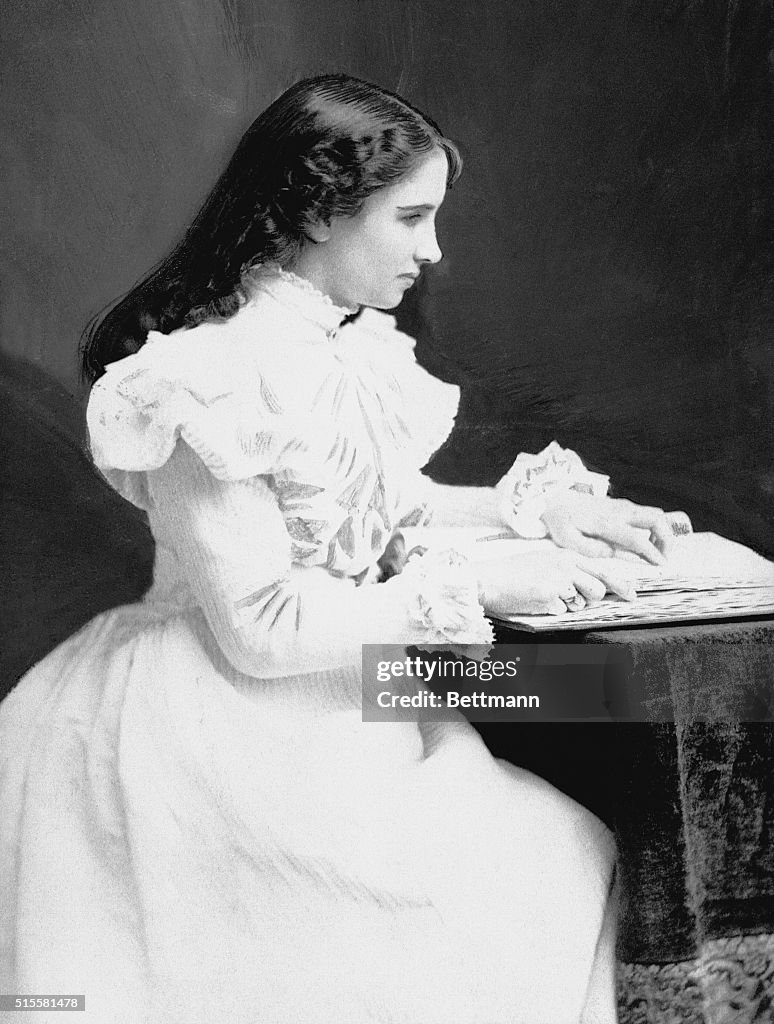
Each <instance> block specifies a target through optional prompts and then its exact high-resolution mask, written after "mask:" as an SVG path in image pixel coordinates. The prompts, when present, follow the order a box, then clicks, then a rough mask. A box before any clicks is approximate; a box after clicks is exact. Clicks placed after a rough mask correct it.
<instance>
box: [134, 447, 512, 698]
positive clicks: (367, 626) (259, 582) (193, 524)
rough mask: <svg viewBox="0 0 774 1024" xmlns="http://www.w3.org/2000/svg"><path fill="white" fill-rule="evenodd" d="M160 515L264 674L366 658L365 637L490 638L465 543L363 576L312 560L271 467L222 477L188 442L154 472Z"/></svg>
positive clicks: (227, 651) (198, 595)
mask: <svg viewBox="0 0 774 1024" xmlns="http://www.w3.org/2000/svg"><path fill="white" fill-rule="evenodd" d="M147 482H148V495H149V499H150V504H151V509H150V512H151V515H152V517H153V519H154V520H155V524H154V525H158V529H159V531H160V533H161V535H162V536H163V538H164V543H165V544H167V545H168V546H169V547H170V548H171V549H172V551H173V552H174V555H175V556H176V559H177V561H178V564H179V566H180V568H181V570H182V572H183V574H184V576H185V579H186V582H187V584H188V586H189V588H190V589H191V591H192V592H193V595H194V598H195V600H196V602H197V603H198V605H199V606H200V607H201V608H202V610H203V612H204V615H205V616H206V618H207V621H208V623H209V626H210V628H211V630H212V632H213V634H214V636H215V639H216V641H217V643H218V645H219V646H220V648H221V650H222V651H223V653H224V655H225V656H226V658H227V659H228V660H229V661H230V662H231V664H232V665H233V666H234V667H235V668H236V669H238V670H239V671H241V672H244V673H246V674H248V675H252V676H257V677H260V678H271V677H275V676H283V675H294V674H296V673H301V672H308V671H319V670H323V669H331V668H338V667H342V666H345V665H358V664H360V661H361V654H362V652H361V645H362V644H385V643H399V644H412V643H422V642H424V643H444V642H449V641H451V642H454V643H456V644H464V643H474V644H481V643H489V642H491V637H492V633H491V626H490V625H489V623H488V622H487V621H486V619H485V617H484V614H483V609H482V608H481V606H480V604H479V603H478V581H477V579H476V577H475V575H474V574H473V573H472V571H471V570H470V569H469V568H468V567H467V566H466V565H465V564H464V561H463V560H462V559H461V558H460V557H459V556H455V555H454V553H444V555H443V556H438V557H437V558H436V559H435V560H431V558H430V556H428V557H427V558H417V559H414V560H412V561H411V562H410V563H409V564H408V566H407V567H406V569H405V571H404V572H403V573H402V574H401V575H399V576H396V577H394V578H393V579H391V580H389V581H388V582H386V583H380V584H370V585H363V586H357V585H356V583H355V581H354V580H353V579H350V578H341V577H336V576H333V575H332V574H330V573H329V572H328V571H327V570H326V569H325V568H322V567H312V568H301V567H298V566H294V565H293V564H292V559H291V540H290V537H289V535H288V532H287V530H286V528H285V523H284V519H283V517H282V514H281V512H280V509H279V506H278V505H277V502H276V499H275V496H274V494H273V492H272V491H271V489H270V487H269V486H268V484H267V483H266V481H265V480H264V479H263V478H261V477H254V478H251V479H248V480H237V481H233V480H232V481H228V480H222V479H218V478H216V477H215V476H214V475H213V474H212V473H211V472H210V471H209V470H208V468H207V467H206V466H205V465H204V463H203V462H202V461H201V459H200V458H199V457H198V456H197V455H196V454H195V453H194V452H193V450H192V449H191V448H190V447H189V446H188V445H187V444H185V443H184V442H182V441H180V442H178V444H177V447H176V449H175V451H174V452H173V454H172V456H171V457H170V459H169V460H168V461H167V462H166V463H165V464H164V465H163V466H161V467H160V468H158V469H155V470H152V471H151V472H149V473H148V476H147Z"/></svg>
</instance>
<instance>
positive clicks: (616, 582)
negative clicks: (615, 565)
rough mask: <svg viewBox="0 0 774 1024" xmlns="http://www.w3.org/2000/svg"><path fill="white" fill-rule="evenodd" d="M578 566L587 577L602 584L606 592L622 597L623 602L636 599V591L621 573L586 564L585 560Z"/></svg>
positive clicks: (602, 566) (603, 566)
mask: <svg viewBox="0 0 774 1024" xmlns="http://www.w3.org/2000/svg"><path fill="white" fill-rule="evenodd" d="M578 564H579V566H580V567H581V568H582V569H583V571H584V572H586V573H588V575H589V576H594V577H595V578H596V579H598V580H600V582H601V583H603V584H604V586H605V590H606V592H608V593H611V594H615V595H616V596H618V597H622V598H623V599H624V601H634V600H635V599H636V597H637V591H636V590H635V589H634V587H633V585H632V583H631V581H630V580H628V579H627V578H626V577H625V576H624V575H623V574H622V573H620V572H616V571H615V570H611V569H609V568H608V566H606V565H599V564H597V565H593V564H591V563H589V562H586V561H585V559H584V560H583V561H582V562H579V563H578Z"/></svg>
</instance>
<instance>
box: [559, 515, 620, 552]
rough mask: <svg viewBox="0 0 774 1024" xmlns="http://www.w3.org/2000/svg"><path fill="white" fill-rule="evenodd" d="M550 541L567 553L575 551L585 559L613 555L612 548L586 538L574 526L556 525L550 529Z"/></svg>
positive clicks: (602, 541) (597, 540)
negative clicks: (567, 551)
mask: <svg viewBox="0 0 774 1024" xmlns="http://www.w3.org/2000/svg"><path fill="white" fill-rule="evenodd" d="M551 540H552V541H553V542H554V544H556V546H557V547H560V548H565V549H567V550H569V551H577V552H578V554H579V555H585V556H586V557H587V558H609V557H610V556H611V555H612V554H613V548H612V546H611V545H610V544H607V543H605V541H604V540H599V539H598V538H595V537H587V536H585V535H584V534H582V533H581V531H580V530H579V529H577V528H576V527H575V526H571V525H570V524H569V523H561V524H556V525H555V526H553V528H552V529H551Z"/></svg>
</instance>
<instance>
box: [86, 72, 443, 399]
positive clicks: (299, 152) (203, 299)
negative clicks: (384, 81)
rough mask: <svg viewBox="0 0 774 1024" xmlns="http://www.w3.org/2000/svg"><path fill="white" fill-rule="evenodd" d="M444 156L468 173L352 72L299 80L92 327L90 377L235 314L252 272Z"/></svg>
mask: <svg viewBox="0 0 774 1024" xmlns="http://www.w3.org/2000/svg"><path fill="white" fill-rule="evenodd" d="M436 149H441V150H442V151H443V152H444V153H445V155H446V159H447V162H448V166H449V170H448V175H447V182H448V184H449V185H450V186H451V185H452V184H453V183H454V182H455V181H456V179H457V178H458V177H459V174H460V171H461V169H462V160H461V157H460V154H459V151H458V150H457V147H456V146H455V145H454V143H452V142H450V141H449V140H448V139H446V138H445V137H444V136H443V135H442V133H441V131H440V129H439V128H438V126H437V125H436V124H435V123H434V122H433V121H431V120H430V118H428V117H426V116H425V115H424V114H422V113H421V112H420V111H419V110H417V109H416V108H415V107H412V106H411V105H410V104H409V103H407V102H406V101H405V100H403V99H401V98H400V97H399V96H397V95H396V94H395V93H392V92H389V91H387V90H386V89H381V88H379V87H378V86H375V85H371V84H370V83H368V82H364V81H361V80H360V79H357V78H351V77H350V76H348V75H320V76H317V77H315V78H307V79H304V80H303V81H300V82H298V83H297V84H296V85H294V86H292V87H291V88H290V89H288V90H287V91H286V92H284V93H283V94H282V95H281V96H280V97H279V98H278V99H277V100H275V101H274V103H272V104H271V106H269V107H267V109H266V110H265V111H264V112H263V113H262V114H261V115H260V116H259V117H258V118H257V119H256V120H255V121H254V122H253V124H252V125H251V126H250V128H248V130H247V131H246V132H245V134H244V136H243V137H242V140H241V141H240V143H239V145H238V146H237V149H236V152H235V153H234V155H233V157H232V158H231V161H230V162H229V164H228V166H227V167H226V170H225V171H224V172H223V174H222V175H221V177H220V178H219V180H218V181H217V183H216V185H215V187H214V188H213V190H212V192H211V193H210V194H209V196H208V197H207V199H206V200H205V202H204V205H203V206H202V208H201V210H200V211H199V213H198V214H197V216H196V217H195V219H194V220H193V222H192V224H191V226H190V227H189V228H188V230H187V231H186V233H185V235H184V237H183V239H182V240H181V241H180V242H179V243H178V244H177V245H176V246H175V248H174V249H173V250H172V252H171V253H170V254H169V255H168V256H167V257H166V258H165V259H164V260H162V262H161V263H159V264H158V265H157V266H156V267H155V268H154V269H153V270H152V271H151V272H150V273H149V274H148V275H147V276H146V277H145V278H143V279H142V280H141V281H140V282H139V283H138V284H137V285H135V287H134V288H132V289H131V291H129V292H128V293H127V294H126V295H125V296H124V297H123V298H122V299H120V300H119V301H118V302H117V303H116V304H115V305H114V306H113V307H112V308H111V309H110V310H109V312H108V313H107V314H105V315H98V316H97V317H96V318H95V319H94V320H93V321H92V322H91V323H90V324H89V326H88V327H87V328H86V331H85V332H84V339H83V347H82V369H83V376H84V378H86V379H87V380H92V381H93V380H96V379H97V378H98V377H100V376H101V375H102V374H103V373H104V371H105V367H106V366H107V364H109V363H111V362H114V361H115V360H117V359H121V358H123V357H124V356H126V355H129V354H131V353H132V352H136V351H137V350H138V349H139V348H140V347H141V346H142V345H143V344H144V343H145V338H146V336H147V334H148V331H150V330H158V331H162V332H164V333H169V332H170V331H173V330H175V329H177V328H179V327H184V326H194V325H196V324H198V323H202V322H203V321H206V320H226V319H228V318H229V317H231V316H233V314H234V313H236V311H237V310H238V309H239V307H240V305H242V303H243V302H244V301H245V289H246V285H245V277H246V274H247V272H248V271H249V270H251V269H252V268H254V267H256V266H259V265H263V264H267V263H274V264H278V265H279V266H282V267H288V266H289V265H291V264H292V263H293V260H294V259H295V257H296V256H297V254H298V252H299V251H300V248H301V245H302V243H303V241H304V238H305V233H306V230H307V229H308V226H309V225H310V224H311V223H313V222H315V221H320V220H322V221H326V222H327V221H330V219H331V218H332V217H351V216H354V215H355V214H356V213H357V212H358V211H359V210H360V209H361V207H362V205H363V203H364V202H365V200H366V199H367V198H368V197H369V196H370V195H372V194H373V193H374V192H376V191H377V190H378V189H380V188H383V187H385V186H387V185H390V184H393V183H395V182H397V181H398V180H399V179H400V178H402V177H403V176H404V175H406V174H408V173H409V172H410V171H411V170H412V169H413V168H414V167H415V166H416V165H417V164H418V163H419V162H420V161H421V160H422V159H424V158H425V157H426V156H428V155H429V154H430V153H432V152H433V151H434V150H436Z"/></svg>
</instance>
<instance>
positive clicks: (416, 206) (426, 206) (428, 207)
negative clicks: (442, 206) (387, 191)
mask: <svg viewBox="0 0 774 1024" xmlns="http://www.w3.org/2000/svg"><path fill="white" fill-rule="evenodd" d="M398 209H399V210H435V209H437V207H436V206H435V204H434V203H413V204H412V205H411V206H399V207H398Z"/></svg>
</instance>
